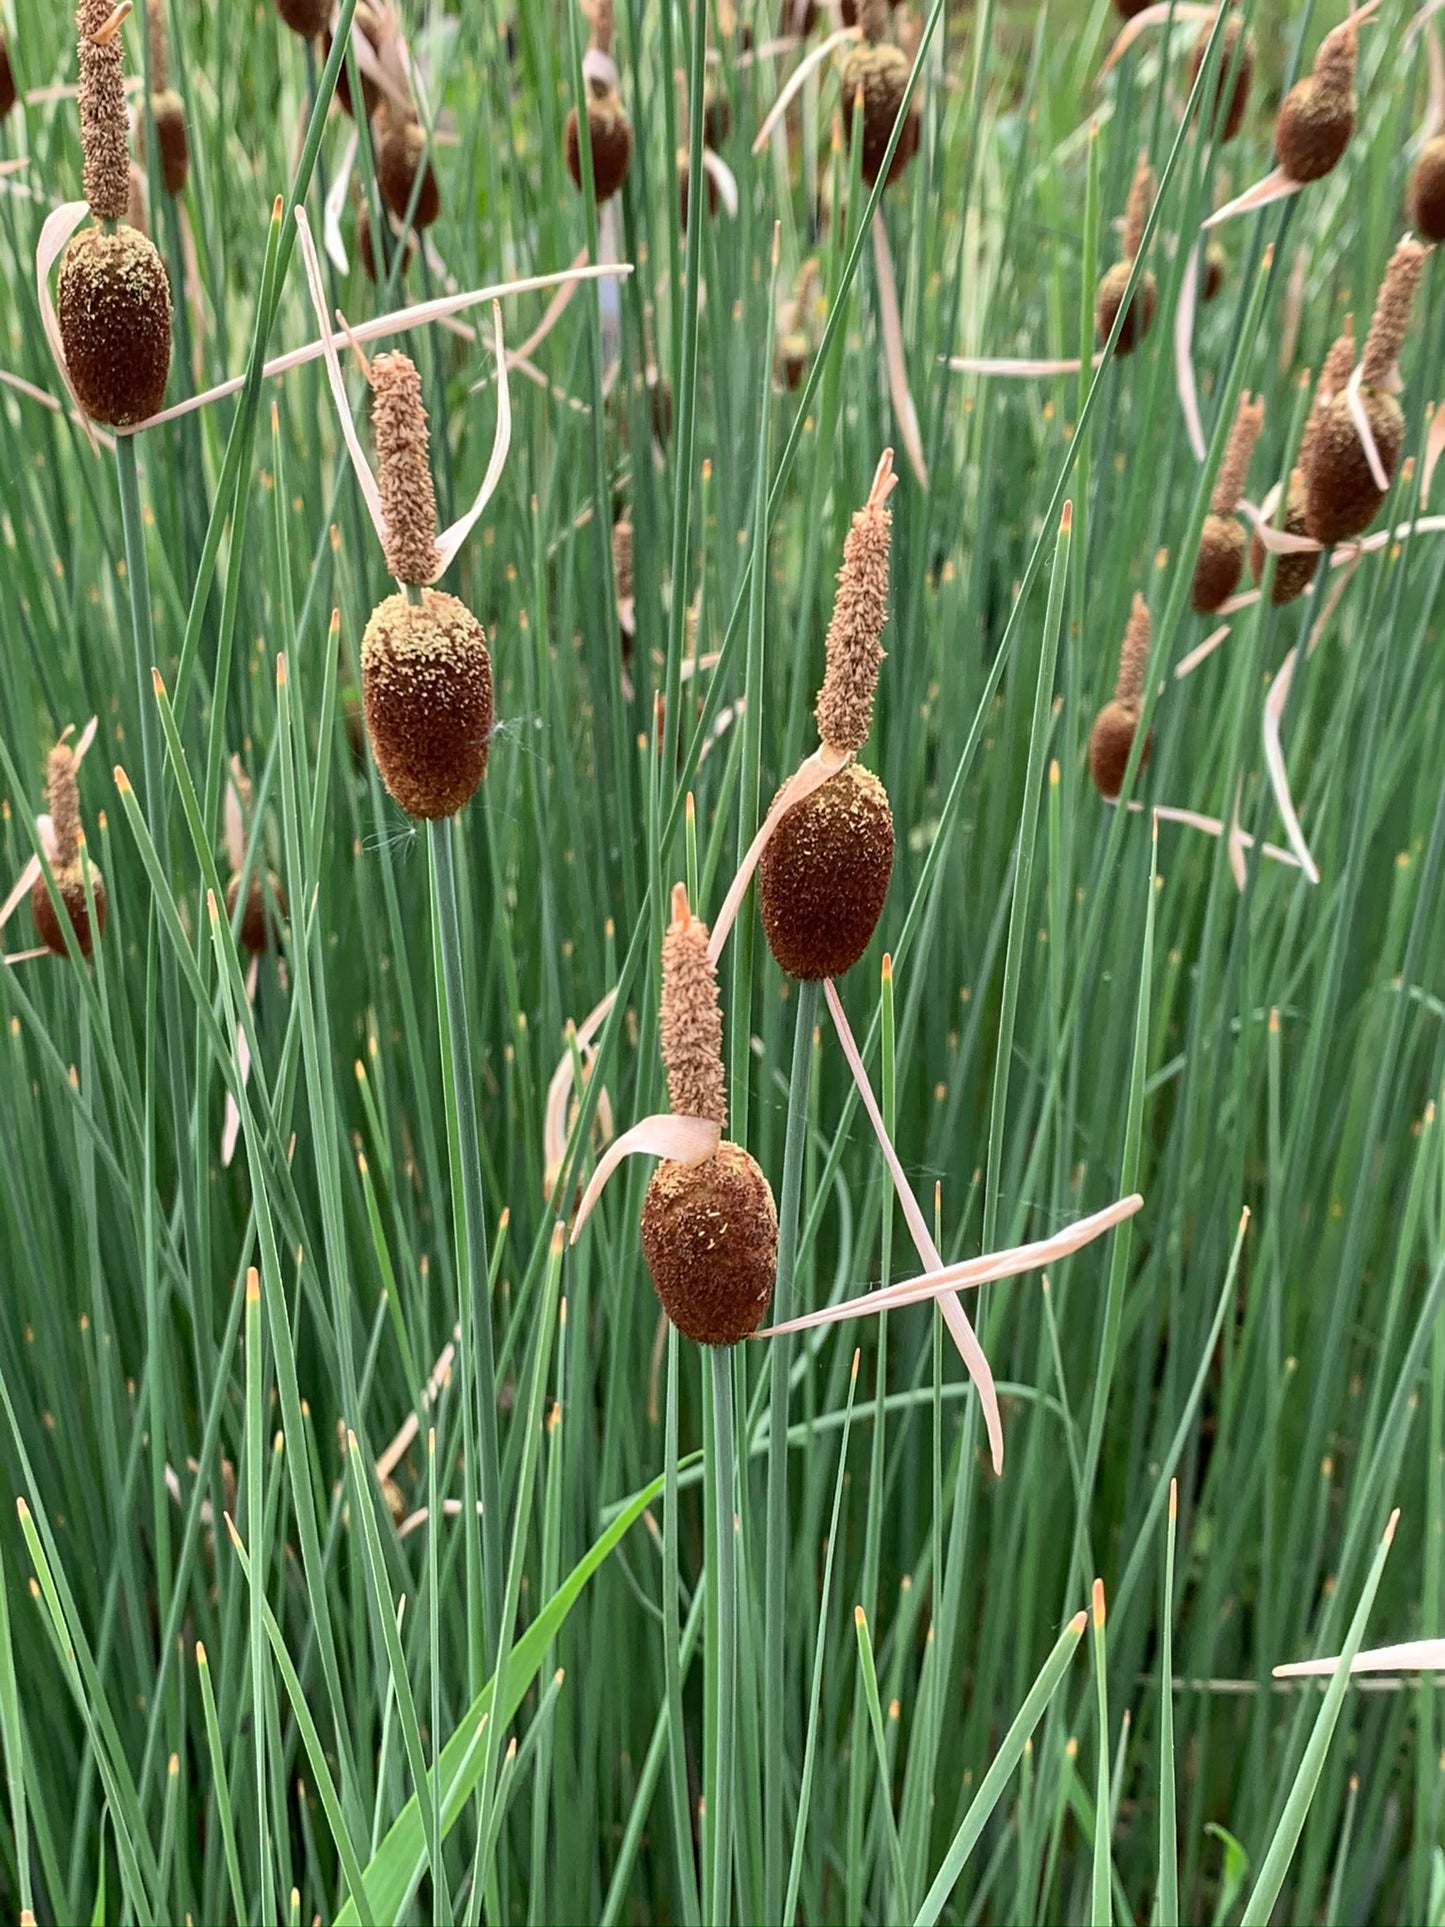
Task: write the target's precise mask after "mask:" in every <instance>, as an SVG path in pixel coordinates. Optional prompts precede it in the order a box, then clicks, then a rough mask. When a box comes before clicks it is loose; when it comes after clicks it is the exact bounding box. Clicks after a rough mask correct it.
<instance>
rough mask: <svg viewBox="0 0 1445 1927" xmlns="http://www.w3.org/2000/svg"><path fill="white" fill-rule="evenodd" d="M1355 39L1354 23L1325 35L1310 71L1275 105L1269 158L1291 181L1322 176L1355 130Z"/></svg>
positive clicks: (1335, 163)
mask: <svg viewBox="0 0 1445 1927" xmlns="http://www.w3.org/2000/svg"><path fill="white" fill-rule="evenodd" d="M1359 53H1360V41H1359V35H1358V33H1357V32H1356V30H1355V21H1354V18H1353V17H1351V18H1350V19H1349V20H1346V21H1344V22H1342V24H1341V25H1340V26H1338V27H1336V28H1334V29H1333V30H1332V31H1331V32H1330V33H1327V34H1326V35H1325V37H1324V39H1323V40H1322V41H1321V42H1320V44H1319V49H1318V51H1317V52H1316V54H1315V64H1314V67H1313V70H1312V71H1311V72H1310V73H1308V74H1307V75H1306V76H1305V77H1304V79H1303V80H1297V81H1296V82H1295V84H1294V86H1293V87H1291V88H1290V90H1289V92H1288V93H1287V94H1286V95H1285V97H1284V99H1283V101H1282V102H1281V103H1280V110H1279V117H1278V119H1277V120H1276V121H1275V127H1274V157H1275V159H1276V160H1277V161H1278V162H1279V164H1280V166H1281V167H1282V168H1283V169H1284V171H1285V173H1286V174H1288V175H1289V177H1290V179H1291V180H1293V181H1300V182H1308V181H1318V180H1322V179H1323V178H1324V176H1325V175H1326V174H1328V173H1330V172H1331V171H1332V170H1333V169H1334V168H1335V167H1337V166H1338V165H1339V162H1340V159H1341V157H1342V155H1343V154H1344V151H1345V149H1346V148H1347V147H1348V146H1349V144H1350V136H1351V134H1353V133H1354V131H1355V113H1356V109H1357V102H1356V100H1355V68H1356V65H1357V63H1358V60H1359Z"/></svg>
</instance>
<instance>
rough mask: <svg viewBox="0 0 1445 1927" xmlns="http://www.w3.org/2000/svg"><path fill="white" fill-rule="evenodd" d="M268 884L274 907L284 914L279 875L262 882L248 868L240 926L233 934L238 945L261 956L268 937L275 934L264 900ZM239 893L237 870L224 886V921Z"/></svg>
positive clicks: (273, 923)
mask: <svg viewBox="0 0 1445 1927" xmlns="http://www.w3.org/2000/svg"><path fill="white" fill-rule="evenodd" d="M268 887H269V888H270V890H271V893H272V895H273V896H274V897H275V899H276V908H277V909H278V910H279V911H280V913H281V915H282V916H283V917H284V916H285V914H286V896H285V892H284V891H283V890H282V888H281V880H280V878H279V877H277V876H276V875H274V874H272V875H270V876H268V878H267V880H266V882H265V883H263V882H262V881H261V876H260V873H259V871H257V870H252V872H251V880H250V882H249V884H248V885H247V886H246V907H245V909H244V910H242V912H241V928H240V930H239V932H238V933H237V934H238V938H239V941H240V945H241V948H242V949H243V950H249V951H250V952H251V954H252V956H255V957H259V956H261V955H262V954H263V952H265V951H266V950H269V949H270V947H271V940H272V938H273V937H274V936H275V935H276V922H275V918H274V917H272V915H271V914H270V911H269V909H268V906H267V902H266V891H267V888H268ZM240 894H241V875H240V872H239V871H237V872H236V874H235V875H234V876H233V877H232V878H231V880H230V882H229V883H228V884H227V885H226V921H227V922H228V923H229V922H230V921H231V920H232V918H233V917H234V916H235V914H236V899H237V897H239V896H240Z"/></svg>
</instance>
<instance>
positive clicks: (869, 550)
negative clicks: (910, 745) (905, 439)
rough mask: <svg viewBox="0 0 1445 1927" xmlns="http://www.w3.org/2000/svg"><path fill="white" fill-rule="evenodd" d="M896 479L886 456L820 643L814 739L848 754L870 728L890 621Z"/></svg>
mask: <svg viewBox="0 0 1445 1927" xmlns="http://www.w3.org/2000/svg"><path fill="white" fill-rule="evenodd" d="M894 480H895V477H894V475H893V470H892V466H891V464H890V463H889V462H888V460H887V458H886V457H885V459H884V461H883V462H882V463H881V464H880V465H879V470H878V480H877V481H875V483H874V485H873V489H872V492H871V493H870V495H869V497H868V500H867V501H866V502H865V503H864V504H863V507H862V508H861V509H859V510H857V511H856V513H855V514H854V516H853V522H852V526H851V527H850V528H849V530H848V533H847V535H846V536H845V537H844V539H843V566H842V568H840V569H839V571H838V586H837V589H836V590H835V591H834V595H833V615H832V619H831V620H830V621H829V624H828V635H827V640H826V642H825V644H824V647H825V649H826V651H827V669H826V670H825V672H824V675H823V687H822V688H821V689H820V690H819V691H818V703H817V708H816V711H815V714H816V716H817V719H818V736H819V738H820V740H821V741H822V742H824V743H825V744H827V745H828V746H829V747H830V748H831V749H834V750H839V751H842V752H844V753H849V754H851V753H852V752H853V751H856V750H860V749H861V748H862V747H863V745H864V744H865V743H866V742H867V740H868V732H869V730H871V729H872V727H873V698H874V695H875V694H876V692H877V689H878V665H879V664H880V663H881V662H882V660H883V650H882V648H881V647H880V645H879V637H880V636H881V635H882V634H883V628H884V625H885V624H886V622H887V621H888V555H889V549H890V547H891V544H892V527H893V516H892V514H891V513H890V511H889V509H888V497H889V494H890V493H891V491H892V489H893V485H894Z"/></svg>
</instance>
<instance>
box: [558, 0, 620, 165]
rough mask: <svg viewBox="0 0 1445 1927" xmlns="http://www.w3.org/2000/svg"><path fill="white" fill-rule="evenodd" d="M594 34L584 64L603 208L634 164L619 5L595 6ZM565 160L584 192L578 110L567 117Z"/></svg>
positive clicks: (595, 0)
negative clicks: (616, 48) (617, 48)
mask: <svg viewBox="0 0 1445 1927" xmlns="http://www.w3.org/2000/svg"><path fill="white" fill-rule="evenodd" d="M587 10H588V11H590V16H591V22H592V31H591V34H590V36H589V39H588V46H587V52H586V54H585V56H584V57H583V61H582V80H583V85H584V86H585V88H586V90H587V144H588V146H589V148H590V149H591V151H592V188H593V192H594V194H595V195H596V198H597V200H598V202H599V203H600V202H602V201H610V200H611V199H612V196H613V195H614V194H615V193H616V192H617V190H618V188H620V187H621V185H622V183H623V182H624V181H625V180H626V179H627V170H628V168H629V166H630V165H631V163H632V122H631V121H630V120H629V119H628V118H627V109H626V108H625V107H624V106H623V105H622V94H621V91H620V88H619V85H618V81H619V76H618V72H617V64H616V62H615V61H614V60H613V58H612V32H613V17H614V8H613V0H591V6H590V9H587ZM563 154H564V156H565V159H566V162H567V172H568V173H569V174H570V175H571V176H572V184H573V186H574V187H576V188H577V189H578V191H579V192H580V191H581V188H582V154H581V146H580V142H579V139H578V122H577V109H576V108H575V107H574V108H573V109H572V111H571V112H570V113H569V114H568V116H567V125H566V129H565V130H564V133H563Z"/></svg>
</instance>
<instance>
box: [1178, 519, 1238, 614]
mask: <svg viewBox="0 0 1445 1927" xmlns="http://www.w3.org/2000/svg"><path fill="white" fill-rule="evenodd" d="M1243 572H1244V530H1243V528H1242V527H1241V526H1240V522H1239V519H1238V517H1237V516H1233V515H1206V516H1205V518H1204V527H1203V528H1202V529H1201V530H1200V533H1199V556H1198V559H1197V561H1196V562H1195V564H1194V584H1193V587H1192V589H1191V590H1190V595H1189V600H1190V603H1191V605H1192V606H1193V608H1194V610H1195V612H1196V613H1197V614H1199V615H1202V616H1206V615H1213V613H1214V611H1215V610H1216V609H1217V608H1218V607H1219V605H1220V603H1221V602H1227V601H1228V600H1229V598H1230V597H1231V596H1232V595H1233V594H1234V592H1235V590H1236V589H1237V588H1238V587H1239V578H1240V576H1241V575H1242V574H1243Z"/></svg>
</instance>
